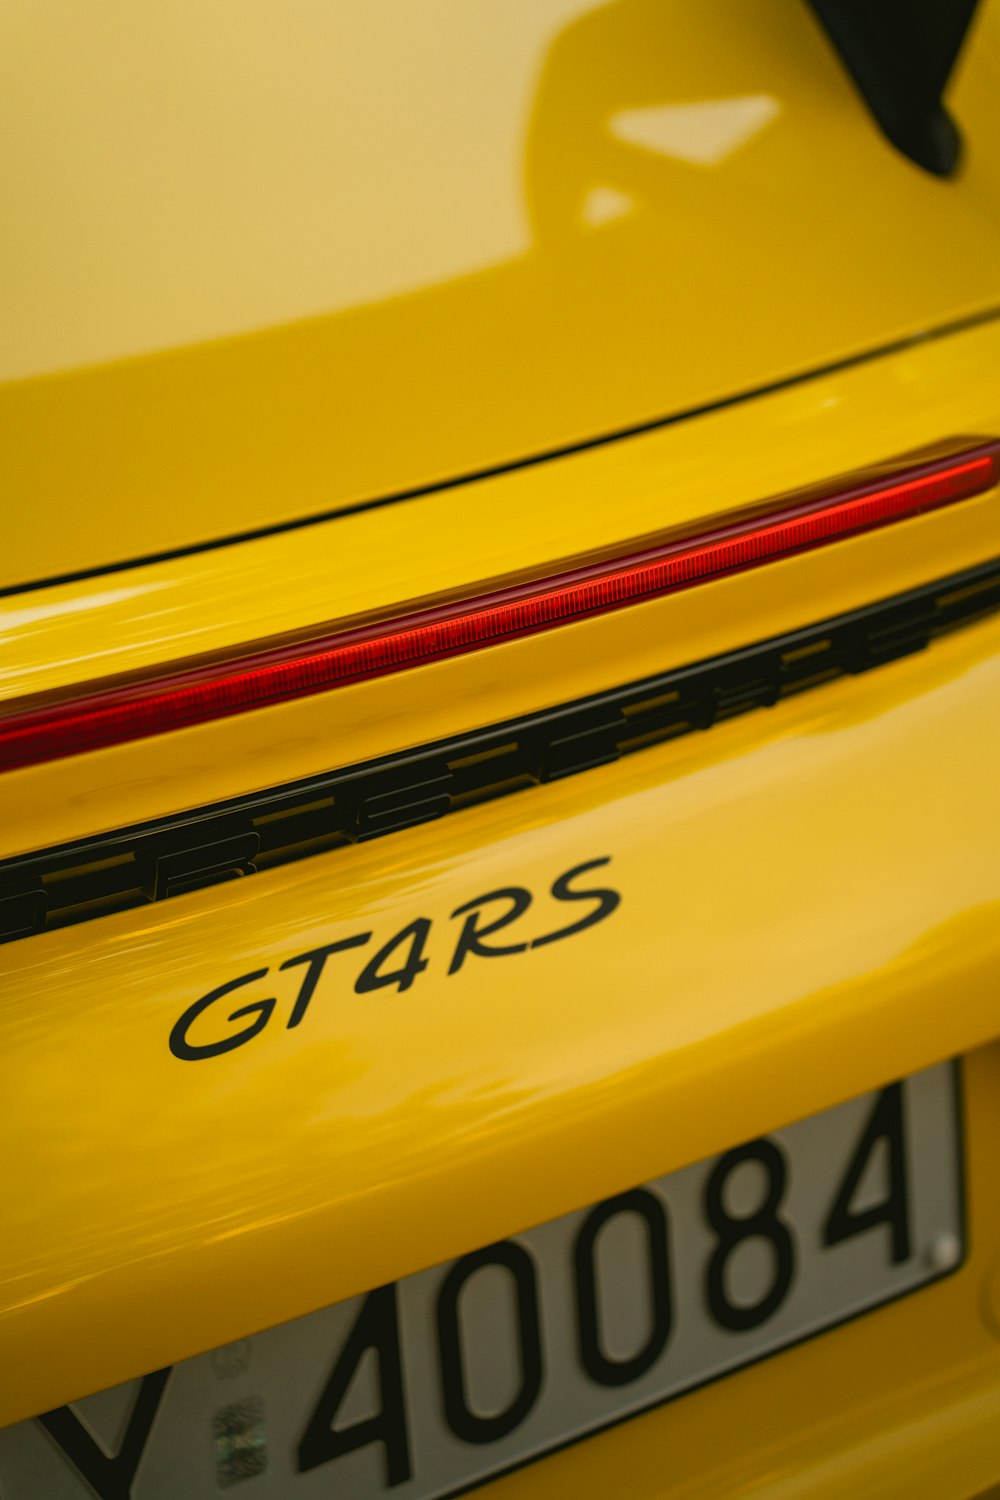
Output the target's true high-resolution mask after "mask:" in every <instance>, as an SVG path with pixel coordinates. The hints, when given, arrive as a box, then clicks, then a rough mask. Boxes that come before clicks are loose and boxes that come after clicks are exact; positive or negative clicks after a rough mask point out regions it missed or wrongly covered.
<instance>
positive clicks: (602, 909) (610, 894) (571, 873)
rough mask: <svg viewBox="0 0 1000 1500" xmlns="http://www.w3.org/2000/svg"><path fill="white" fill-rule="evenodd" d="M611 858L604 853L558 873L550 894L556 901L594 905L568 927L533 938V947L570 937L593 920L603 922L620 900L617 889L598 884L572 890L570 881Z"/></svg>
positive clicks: (607, 862)
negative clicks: (601, 856) (592, 902)
mask: <svg viewBox="0 0 1000 1500" xmlns="http://www.w3.org/2000/svg"><path fill="white" fill-rule="evenodd" d="M610 863H611V858H610V856H609V855H606V856H605V857H604V858H603V859H591V860H588V861H587V863H586V864H585V865H576V866H575V867H574V868H573V869H572V870H567V871H566V873H565V875H560V876H559V878H558V880H555V881H553V884H552V894H553V896H555V898H556V900H557V901H594V902H596V903H597V904H596V906H595V907H594V910H593V911H590V912H588V913H587V915H586V916H585V917H581V918H580V920H579V921H578V922H572V923H571V924H570V925H569V927H561V928H560V929H559V931H558V932H550V933H548V934H547V935H546V936H545V937H540V938H535V941H534V942H533V943H532V945H531V946H532V947H533V948H542V947H544V946H545V944H546V943H556V942H558V941H559V939H560V938H565V937H570V936H571V934H572V933H574V932H582V931H583V929H584V928H585V927H593V925H594V923H595V922H603V921H604V918H605V917H610V915H611V913H612V912H613V911H614V910H615V908H616V907H617V906H618V905H619V903H620V902H621V899H622V898H621V896H620V895H619V893H618V892H617V891H613V890H611V888H610V887H608V886H603V887H602V886H598V887H597V888H596V889H594V890H589V891H574V890H573V888H572V886H571V885H570V881H571V880H574V879H575V878H576V876H577V875H583V874H584V873H585V872H586V871H587V870H599V869H600V868H601V866H602V865H609V864H610Z"/></svg>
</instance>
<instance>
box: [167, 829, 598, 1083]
mask: <svg viewBox="0 0 1000 1500" xmlns="http://www.w3.org/2000/svg"><path fill="white" fill-rule="evenodd" d="M610 863H611V861H610V858H609V857H605V858H603V859H591V860H588V861H587V862H586V863H585V864H582V865H574V866H573V868H572V869H571V870H566V871H564V873H563V874H562V875H559V876H557V878H556V879H555V880H554V881H553V882H552V885H551V887H550V893H551V895H552V897H553V898H554V900H556V901H559V902H568V903H571V904H573V905H574V906H575V908H576V909H575V911H574V913H573V918H572V920H571V921H569V922H567V923H565V924H564V925H562V926H559V927H556V928H555V929H554V930H553V931H551V932H546V933H543V935H542V936H541V937H536V938H531V939H522V940H521V941H518V940H517V939H518V932H517V926H518V924H519V923H520V921H521V918H522V917H523V916H524V915H525V913H526V912H527V910H528V908H529V907H530V906H531V904H532V900H533V897H532V894H531V892H530V891H529V890H528V889H527V888H526V887H525V886H523V885H505V886H501V887H500V888H499V889H498V890H495V891H486V892H485V893H484V894H483V895H481V896H474V897H473V898H472V900H471V901H464V902H463V903H462V905H461V906H456V908H455V910H454V911H453V912H452V914H451V922H452V923H454V924H455V925H454V926H453V927H452V928H450V929H447V933H448V935H447V940H446V942H445V941H442V939H441V936H440V933H437V934H435V937H434V939H433V941H432V939H431V933H432V928H433V925H434V924H433V923H432V921H431V919H430V917H416V918H414V920H413V921H412V922H408V923H407V925H406V926H405V927H403V928H402V929H401V930H400V931H399V932H396V933H394V934H393V935H392V937H390V938H389V939H388V941H387V942H384V943H382V945H381V947H379V948H378V949H377V950H376V952H374V953H373V954H371V956H370V957H368V961H367V962H366V963H365V965H364V967H363V968H362V969H361V972H360V973H359V974H358V976H357V978H356V979H355V981H354V993H355V994H356V995H365V994H367V993H368V992H369V991H370V990H379V989H383V988H384V987H386V986H394V987H395V988H396V989H397V990H400V991H402V990H408V989H409V988H410V987H411V985H412V984H413V983H414V982H415V981H416V980H417V979H418V978H419V976H420V975H421V974H422V973H423V972H424V971H425V969H429V968H432V967H433V966H434V965H435V964H436V963H439V962H441V961H442V959H443V957H445V956H447V960H448V967H447V974H448V975H449V976H450V975H453V974H458V973H460V972H461V970H462V969H463V968H464V967H465V965H466V964H467V963H469V962H470V961H472V960H475V959H483V958H504V957H507V956H508V955H510V954H513V953H525V952H527V950H528V949H529V948H544V947H545V945H546V944H547V943H556V942H558V941H559V940H560V938H568V937H573V936H574V934H575V933H578V932H583V931H584V930H585V929H586V928H587V927H593V926H594V924H595V923H596V922H603V921H604V919H605V918H606V917H610V915H611V913H612V912H613V911H614V910H615V909H616V907H617V906H618V905H619V904H620V902H621V896H620V894H619V893H618V891H616V890H613V889H612V888H611V887H610V886H598V885H594V884H593V883H592V882H591V881H589V880H587V879H586V878H585V877H586V876H587V875H588V874H589V872H590V871H592V870H598V869H600V868H602V867H603V866H604V865H607V864H610ZM501 931H502V932H503V937H502V938H500V937H498V934H499V933H500V932H501ZM374 936H375V934H374V933H372V932H356V933H353V934H352V935H351V936H350V937H345V938H339V939H338V941H337V942H335V943H325V944H324V945H323V946H322V947H320V948H311V949H309V951H308V952H306V953H296V954H295V955H294V957H292V958H286V959H285V961H284V963H282V964H279V965H278V968H277V970H276V971H272V970H270V969H255V970H254V971H253V972H252V973H250V974H240V975H238V976H237V978H235V979H228V980H227V981H226V982H225V984H220V985H219V986H218V987H217V988H216V989H214V990H210V991H209V993H208V994H207V995H202V997H201V998H200V999H199V1000H196V1001H195V1002H194V1004H193V1005H189V1006H188V1008H187V1010H186V1011H185V1012H184V1014H183V1015H182V1016H180V1017H179V1018H178V1020H177V1022H176V1023H175V1025H174V1027H173V1029H172V1031H171V1033H170V1050H171V1052H172V1053H173V1054H174V1056H175V1057H177V1058H180V1060H181V1061H182V1062H200V1061H202V1060H203V1059H204V1058H208V1057H219V1056H221V1055H222V1053H223V1052H232V1051H233V1050H234V1049H235V1048H237V1047H245V1046H246V1044H247V1042H252V1041H253V1039H254V1037H255V1036H259V1035H260V1033H261V1032H262V1031H263V1030H264V1028H265V1026H269V1025H271V1024H272V1022H273V1023H274V1024H279V1025H280V1022H278V1021H275V1015H276V1012H277V1011H278V1007H279V1003H281V1004H284V1001H280V1002H279V996H278V995H272V996H268V997H267V998H266V999H263V1000H258V999H254V1000H250V1001H248V1002H247V1003H244V1004H239V1003H238V1001H239V997H240V992H241V991H243V990H246V989H247V988H249V986H251V985H257V984H259V983H260V981H261V980H264V979H267V978H268V976H269V975H272V973H273V974H282V973H284V971H285V970H286V969H287V970H289V971H291V975H292V977H293V981H294V983H293V986H292V987H291V989H290V992H289V994H288V996H287V1000H288V1005H289V1008H288V1013H287V1020H286V1021H285V1023H284V1024H285V1029H286V1030H287V1031H293V1030H294V1029H295V1027H296V1026H299V1025H301V1024H302V1022H303V1020H305V1018H306V1015H307V1013H308V1010H309V1007H310V1005H311V1004H312V1002H313V999H314V997H315V996H316V994H317V991H318V990H322V989H323V988H326V987H329V986H330V984H331V980H333V981H334V982H335V980H336V969H337V965H336V964H333V963H331V960H332V959H334V956H335V955H336V954H340V953H345V952H347V951H348V950H353V949H363V948H367V947H368V945H369V944H370V943H371V942H372V940H373V938H374ZM435 953H436V954H437V955H439V957H437V958H435V957H434V955H435ZM343 962H344V961H343V960H342V961H341V982H342V972H343V971H342V965H343ZM295 985H297V988H295ZM268 988H270V986H268ZM321 998H322V996H321ZM234 1000H236V1001H237V1008H236V1009H235V1010H230V1008H229V1007H230V1006H231V1005H232V1004H233V1003H234ZM202 1018H204V1019H202ZM216 1018H218V1019H217V1024H216ZM240 1023H243V1024H242V1025H241V1024H240ZM233 1026H236V1027H237V1028H238V1029H237V1030H235V1031H234V1030H232V1029H231V1028H232V1027H233ZM213 1032H214V1033H215V1034H214V1035H213ZM192 1033H194V1035H195V1037H196V1039H195V1040H193V1039H192Z"/></svg>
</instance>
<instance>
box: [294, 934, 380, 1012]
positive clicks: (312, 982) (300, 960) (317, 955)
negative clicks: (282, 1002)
mask: <svg viewBox="0 0 1000 1500" xmlns="http://www.w3.org/2000/svg"><path fill="white" fill-rule="evenodd" d="M370 938H371V933H370V932H359V933H357V934H356V935H355V936H354V937H349V938H341V940H340V942H339V943H326V944H325V945H324V946H323V947H322V948H311V949H310V950H309V952H308V953H298V954H296V956H295V957H294V958H286V960H285V962H284V963H283V964H281V965H280V967H281V968H282V969H294V968H295V967H296V966H297V965H298V964H307V965H308V968H307V969H306V976H305V978H304V979H303V981H302V986H301V988H300V990H299V993H298V995H297V996H296V997H295V1004H294V1006H293V1007H292V1013H291V1015H290V1016H289V1018H288V1026H287V1027H286V1030H287V1031H292V1030H294V1028H295V1027H296V1026H297V1025H298V1024H299V1022H300V1021H301V1020H302V1017H303V1016H304V1015H305V1013H306V1011H307V1010H308V1008H309V1002H310V1000H311V999H312V997H313V994H314V993H315V990H316V986H317V984H318V983H319V977H320V975H321V974H322V972H323V969H324V967H325V966H326V961H327V959H328V958H329V957H330V954H331V953H343V951H344V949H345V948H363V947H364V945H365V943H367V942H368V941H369V940H370Z"/></svg>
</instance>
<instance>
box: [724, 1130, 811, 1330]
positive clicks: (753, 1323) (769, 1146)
mask: <svg viewBox="0 0 1000 1500" xmlns="http://www.w3.org/2000/svg"><path fill="white" fill-rule="evenodd" d="M745 1161H756V1162H759V1163H760V1165H761V1166H762V1167H763V1168H764V1170H765V1171H766V1172H767V1193H766V1196H765V1198H764V1201H763V1203H762V1204H761V1206H760V1208H758V1209H757V1211H756V1212H755V1213H752V1214H749V1215H747V1216H745V1217H740V1218H737V1217H735V1216H734V1215H732V1214H730V1213H729V1212H728V1210H727V1209H726V1206H725V1203H724V1201H723V1199H724V1195H725V1189H726V1184H727V1182H728V1181H729V1177H730V1175H731V1174H732V1173H733V1172H734V1171H735V1170H736V1168H737V1167H739V1166H741V1165H742V1163H743V1162H745ZM786 1178H787V1171H786V1168H785V1157H784V1154H783V1152H782V1151H781V1150H780V1149H779V1148H778V1147H777V1146H776V1145H775V1144H774V1142H773V1141H765V1140H760V1141H750V1142H749V1143H748V1144H747V1145H746V1146H738V1147H737V1148H736V1150H735V1151H727V1152H726V1154H725V1156H723V1157H720V1159H719V1161H718V1162H716V1164H715V1167H714V1169H713V1171H712V1175H711V1177H709V1179H708V1183H707V1185H706V1188H705V1217H706V1218H707V1220H708V1222H709V1224H710V1225H711V1226H712V1228H713V1229H714V1230H715V1233H716V1235H717V1236H718V1240H719V1243H718V1245H717V1246H716V1248H715V1250H714V1252H713V1254H712V1257H711V1259H710V1260H709V1262H708V1267H707V1269H706V1273H705V1296H706V1299H707V1301H708V1306H709V1310H710V1312H711V1314H712V1316H713V1318H714V1319H715V1321H716V1322H717V1323H719V1324H721V1326H722V1327H723V1328H729V1329H731V1330H732V1331H733V1332H734V1333H744V1332H746V1330H747V1329H750V1328H759V1327H760V1325H761V1323H765V1322H766V1321H767V1319H768V1318H770V1317H771V1316H772V1315H773V1314H774V1313H776V1312H777V1310H778V1308H779V1307H780V1306H781V1304H782V1302H784V1300H785V1298H786V1297H787V1295H788V1292H789V1289H790V1288H791V1285H792V1278H793V1276H794V1273H795V1241H794V1240H793V1239H792V1232H791V1230H790V1229H789V1227H788V1225H787V1224H785V1223H784V1221H783V1220H781V1219H779V1218H778V1209H779V1208H780V1207H781V1200H782V1199H783V1197H784V1196H785V1182H786ZM757 1239H759V1240H766V1241H767V1242H768V1243H769V1244H770V1245H771V1246H772V1247H773V1249H774V1281H773V1283H772V1285H771V1289H770V1291H769V1292H767V1293H766V1294H765V1295H764V1296H763V1297H762V1298H761V1299H760V1301H759V1302H755V1303H751V1305H750V1306H749V1307H739V1306H737V1305H736V1304H735V1303H733V1302H730V1300H729V1298H728V1296H727V1295H726V1263H727V1261H728V1260H729V1257H730V1255H731V1254H732V1252H733V1251H734V1250H735V1249H736V1248H737V1247H738V1246H739V1245H742V1244H743V1242H744V1240H757Z"/></svg>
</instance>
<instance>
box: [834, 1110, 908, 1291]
mask: <svg viewBox="0 0 1000 1500" xmlns="http://www.w3.org/2000/svg"><path fill="white" fill-rule="evenodd" d="M881 1141H884V1142H885V1147H886V1153H887V1157H888V1168H889V1187H888V1191H887V1192H886V1196H885V1197H884V1198H883V1200H882V1202H881V1203H876V1204H874V1205H873V1206H872V1207H871V1208H865V1209H862V1210H861V1212H860V1213H855V1212H854V1211H853V1210H852V1208H851V1201H852V1199H853V1197H854V1195H855V1193H856V1192H857V1190H858V1187H859V1185H860V1183H861V1179H862V1177H863V1176H864V1173H865V1168H866V1167H867V1166H868V1163H869V1162H870V1161H871V1158H872V1154H873V1152H874V1151H875V1150H876V1149H877V1147H878V1145H879V1143H880V1142H881ZM879 1224H887V1225H888V1226H889V1244H890V1246H891V1260H892V1263H893V1265H899V1264H900V1262H901V1261H904V1260H909V1258H910V1209H909V1187H908V1183H907V1177H906V1143H905V1140H904V1136H903V1085H902V1084H901V1083H893V1084H890V1086H889V1087H888V1088H887V1089H883V1090H882V1092H881V1093H880V1094H879V1096H878V1098H877V1099H876V1101H875V1106H874V1108H873V1109H872V1112H871V1114H870V1116H869V1117H868V1121H867V1124H866V1125H865V1128H864V1129H863V1130H862V1132H861V1139H860V1140H859V1141H858V1144H857V1146H856V1147H855V1149H854V1155H853V1156H852V1157H851V1160H850V1163H849V1165H848V1168H847V1172H846V1173H845V1175H844V1180H843V1182H842V1183H841V1184H840V1187H839V1189H838V1191H837V1196H836V1197H835V1198H834V1200H833V1207H832V1208H831V1209H830V1212H829V1215H828V1216H827V1220H826V1223H825V1224H824V1225H823V1244H824V1245H826V1246H829V1245H839V1244H840V1242H841V1240H849V1239H852V1238H853V1236H854V1235H856V1234H864V1233H865V1231H866V1230H868V1229H874V1228H875V1227H876V1226H877V1225H879Z"/></svg>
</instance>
